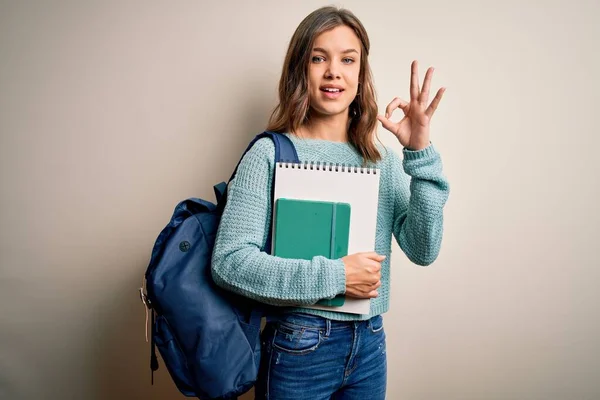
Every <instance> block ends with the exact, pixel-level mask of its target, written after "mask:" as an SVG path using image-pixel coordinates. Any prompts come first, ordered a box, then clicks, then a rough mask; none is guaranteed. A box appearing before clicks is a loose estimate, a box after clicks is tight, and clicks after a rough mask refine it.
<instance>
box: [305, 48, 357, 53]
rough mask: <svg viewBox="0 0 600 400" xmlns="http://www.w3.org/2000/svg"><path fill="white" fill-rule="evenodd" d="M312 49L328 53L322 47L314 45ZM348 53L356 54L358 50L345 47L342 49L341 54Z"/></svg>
mask: <svg viewBox="0 0 600 400" xmlns="http://www.w3.org/2000/svg"><path fill="white" fill-rule="evenodd" d="M313 51H320V52H321V53H325V54H329V53H328V52H327V50H325V49H323V48H321V47H315V48H314V49H313ZM348 53H356V54H358V51H357V50H355V49H346V50H344V51H342V54H348Z"/></svg>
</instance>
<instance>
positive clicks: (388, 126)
mask: <svg viewBox="0 0 600 400" xmlns="http://www.w3.org/2000/svg"><path fill="white" fill-rule="evenodd" d="M377 119H378V120H379V122H381V125H383V127H384V128H385V129H387V130H388V131H390V132H392V133H393V134H394V135H395V134H396V123H395V122H392V121H390V120H389V119H387V118H385V117H383V116H381V115H377Z"/></svg>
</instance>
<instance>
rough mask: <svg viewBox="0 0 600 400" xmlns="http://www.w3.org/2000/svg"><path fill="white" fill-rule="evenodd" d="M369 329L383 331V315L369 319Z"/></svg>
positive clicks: (373, 331)
mask: <svg viewBox="0 0 600 400" xmlns="http://www.w3.org/2000/svg"><path fill="white" fill-rule="evenodd" d="M369 329H370V330H371V332H372V333H380V332H383V317H382V316H381V315H377V316H375V317H373V318H371V319H370V320H369Z"/></svg>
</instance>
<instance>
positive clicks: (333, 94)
mask: <svg viewBox="0 0 600 400" xmlns="http://www.w3.org/2000/svg"><path fill="white" fill-rule="evenodd" d="M320 89H321V92H322V93H323V94H324V95H325V98H328V99H337V98H338V97H340V96H341V95H342V92H343V91H344V89H342V88H335V87H321V88H320Z"/></svg>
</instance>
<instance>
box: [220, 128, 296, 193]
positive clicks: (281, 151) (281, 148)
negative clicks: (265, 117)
mask: <svg viewBox="0 0 600 400" xmlns="http://www.w3.org/2000/svg"><path fill="white" fill-rule="evenodd" d="M265 137H268V138H271V140H272V141H273V144H274V145H275V162H276V163H277V162H282V161H289V162H298V161H299V159H298V153H297V152H296V148H295V147H294V144H293V143H292V141H291V140H290V138H288V137H287V136H285V135H284V134H282V133H277V132H270V131H265V132H263V133H261V134H259V135H256V136H255V137H254V139H252V141H251V142H250V144H249V145H248V148H246V151H244V154H243V155H242V157H241V158H240V161H239V162H238V164H237V165H236V167H235V170H234V171H233V174H231V178H229V181H228V182H231V180H232V179H233V178H234V177H235V174H236V172H237V169H238V167H239V165H240V162H241V161H242V158H244V156H245V155H246V153H247V152H248V151H250V149H251V148H252V146H254V143H256V142H257V141H259V140H260V139H262V138H265Z"/></svg>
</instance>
